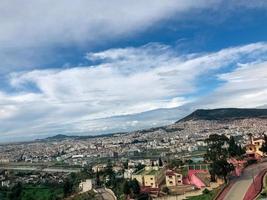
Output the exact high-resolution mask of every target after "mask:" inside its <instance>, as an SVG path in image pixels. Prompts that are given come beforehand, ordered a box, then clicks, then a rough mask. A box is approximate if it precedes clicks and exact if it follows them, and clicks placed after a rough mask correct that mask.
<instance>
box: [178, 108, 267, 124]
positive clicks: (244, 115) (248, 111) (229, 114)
mask: <svg viewBox="0 0 267 200" xmlns="http://www.w3.org/2000/svg"><path fill="white" fill-rule="evenodd" d="M249 118H266V119H267V109H256V108H219V109H198V110H196V111H194V112H193V113H191V114H190V115H188V116H186V117H184V118H182V119H181V120H179V121H177V122H176V123H179V122H186V121H190V120H193V121H197V120H236V119H249Z"/></svg>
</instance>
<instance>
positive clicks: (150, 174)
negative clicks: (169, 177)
mask: <svg viewBox="0 0 267 200" xmlns="http://www.w3.org/2000/svg"><path fill="white" fill-rule="evenodd" d="M164 178H165V174H164V168H162V167H158V166H153V167H152V166H146V167H145V168H143V169H141V170H140V171H138V172H136V173H134V174H133V175H132V179H136V180H137V181H138V182H139V184H140V185H141V186H142V187H150V188H159V186H160V185H161V183H162V182H163V181H164Z"/></svg>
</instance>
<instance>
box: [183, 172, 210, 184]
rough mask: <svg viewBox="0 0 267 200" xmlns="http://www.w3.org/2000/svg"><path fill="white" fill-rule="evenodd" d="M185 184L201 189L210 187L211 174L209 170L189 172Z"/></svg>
mask: <svg viewBox="0 0 267 200" xmlns="http://www.w3.org/2000/svg"><path fill="white" fill-rule="evenodd" d="M184 183H185V184H191V185H194V186H195V187H196V188H199V189H200V188H203V187H208V186H210V174H209V172H208V171H207V170H189V171H188V175H187V177H186V178H185V179H184Z"/></svg>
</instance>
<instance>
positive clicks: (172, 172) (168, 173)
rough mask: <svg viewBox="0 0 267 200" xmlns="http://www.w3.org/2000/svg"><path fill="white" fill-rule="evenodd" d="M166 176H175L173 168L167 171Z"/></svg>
mask: <svg viewBox="0 0 267 200" xmlns="http://www.w3.org/2000/svg"><path fill="white" fill-rule="evenodd" d="M166 176H175V172H174V171H172V170H168V171H166Z"/></svg>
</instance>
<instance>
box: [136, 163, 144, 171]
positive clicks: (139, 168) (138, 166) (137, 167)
mask: <svg viewBox="0 0 267 200" xmlns="http://www.w3.org/2000/svg"><path fill="white" fill-rule="evenodd" d="M144 168H145V165H142V164H141V163H138V165H137V166H136V171H135V172H138V171H140V170H141V169H144Z"/></svg>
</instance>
